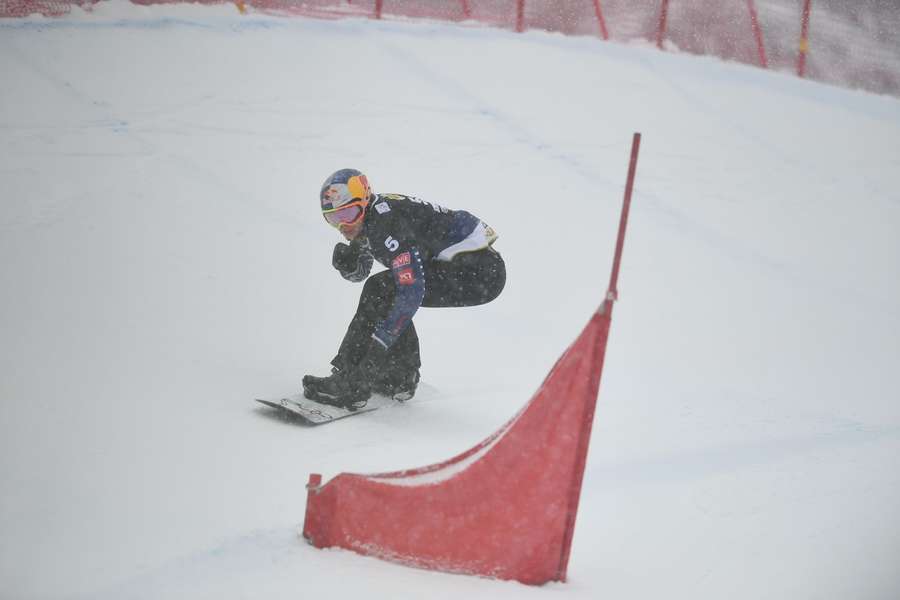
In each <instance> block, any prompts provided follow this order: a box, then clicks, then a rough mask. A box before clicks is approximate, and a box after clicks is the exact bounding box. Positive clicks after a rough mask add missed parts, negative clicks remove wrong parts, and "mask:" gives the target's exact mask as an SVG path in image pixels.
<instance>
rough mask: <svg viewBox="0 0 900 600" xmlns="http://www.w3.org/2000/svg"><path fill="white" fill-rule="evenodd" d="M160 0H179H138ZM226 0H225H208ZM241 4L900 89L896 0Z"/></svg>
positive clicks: (12, 5) (52, 9) (55, 7)
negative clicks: (499, 33) (613, 46)
mask: <svg viewBox="0 0 900 600" xmlns="http://www.w3.org/2000/svg"><path fill="white" fill-rule="evenodd" d="M135 1H136V2H138V3H141V4H154V3H162V2H169V1H177V0H135ZM201 1H202V2H204V3H210V4H213V3H221V2H222V1H223V0H201ZM232 1H233V3H234V4H236V5H238V6H239V7H240V8H241V10H242V12H243V11H245V10H246V11H247V12H252V11H254V10H255V11H261V12H267V13H279V14H294V15H304V16H312V17H320V18H343V17H347V16H357V17H359V16H364V17H371V18H375V19H381V18H394V17H403V18H413V19H432V20H441V21H458V22H466V23H475V24H487V25H490V26H494V27H502V28H506V29H511V30H515V31H524V30H526V29H542V30H546V31H555V32H561V33H565V34H569V35H584V36H596V37H598V38H601V39H604V40H607V39H608V40H613V41H618V42H630V41H633V40H646V41H647V42H650V43H654V44H656V45H657V46H659V47H660V48H662V49H666V50H680V51H683V52H689V53H693V54H701V55H712V56H718V57H720V58H723V59H726V60H731V61H738V62H742V63H746V64H751V65H757V66H761V67H763V68H770V69H774V70H778V71H783V72H787V73H793V74H796V75H799V76H801V77H808V78H810V79H815V80H817V81H822V82H826V83H831V84H835V85H841V86H845V87H851V88H860V89H864V90H869V91H873V92H878V93H884V94H892V95H896V96H900V10H898V8H897V2H896V1H894V0H890V1H886V0H853V2H847V1H846V0H440V1H438V0H232ZM92 3H93V0H0V17H3V16H5V17H21V16H26V15H28V14H32V13H41V14H44V15H61V14H65V13H66V12H67V11H68V10H69V7H70V6H72V5H82V6H90V5H91V4H92Z"/></svg>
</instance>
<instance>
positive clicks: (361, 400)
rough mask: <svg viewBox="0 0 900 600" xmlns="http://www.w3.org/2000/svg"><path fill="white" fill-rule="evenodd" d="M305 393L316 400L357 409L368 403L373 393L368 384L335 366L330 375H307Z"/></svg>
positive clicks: (304, 378) (330, 404) (304, 379)
mask: <svg viewBox="0 0 900 600" xmlns="http://www.w3.org/2000/svg"><path fill="white" fill-rule="evenodd" d="M303 395H304V396H305V397H306V398H308V399H310V400H314V401H315V402H320V403H322V404H328V405H329V406H337V407H339V408H345V409H347V410H349V411H355V410H358V409H360V408H363V407H364V406H365V405H366V403H367V402H368V401H369V397H370V396H371V395H372V393H371V391H369V389H368V387H367V386H364V385H360V384H359V382H355V381H353V380H352V378H351V377H349V376H348V375H346V374H345V373H344V372H343V371H340V370H338V369H336V368H334V369H332V373H331V375H329V376H328V377H316V376H314V375H305V376H304V377H303Z"/></svg>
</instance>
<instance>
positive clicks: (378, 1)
mask: <svg viewBox="0 0 900 600" xmlns="http://www.w3.org/2000/svg"><path fill="white" fill-rule="evenodd" d="M382 8H384V0H375V18H376V19H380V18H381V9H382Z"/></svg>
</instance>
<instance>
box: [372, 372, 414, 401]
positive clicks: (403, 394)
mask: <svg viewBox="0 0 900 600" xmlns="http://www.w3.org/2000/svg"><path fill="white" fill-rule="evenodd" d="M418 385H419V370H418V369H416V370H415V371H410V372H408V373H406V374H404V375H399V376H398V375H395V374H391V375H387V376H385V377H381V378H378V379H376V380H375V382H374V383H373V384H372V391H373V392H374V393H376V394H378V395H380V396H387V397H388V398H392V399H394V400H397V401H399V402H405V401H407V400H409V399H410V398H412V397H413V396H415V395H416V387H418Z"/></svg>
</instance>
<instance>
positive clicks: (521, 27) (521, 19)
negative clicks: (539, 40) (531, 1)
mask: <svg viewBox="0 0 900 600" xmlns="http://www.w3.org/2000/svg"><path fill="white" fill-rule="evenodd" d="M523 31H525V0H517V1H516V32H518V33H522V32H523Z"/></svg>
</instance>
